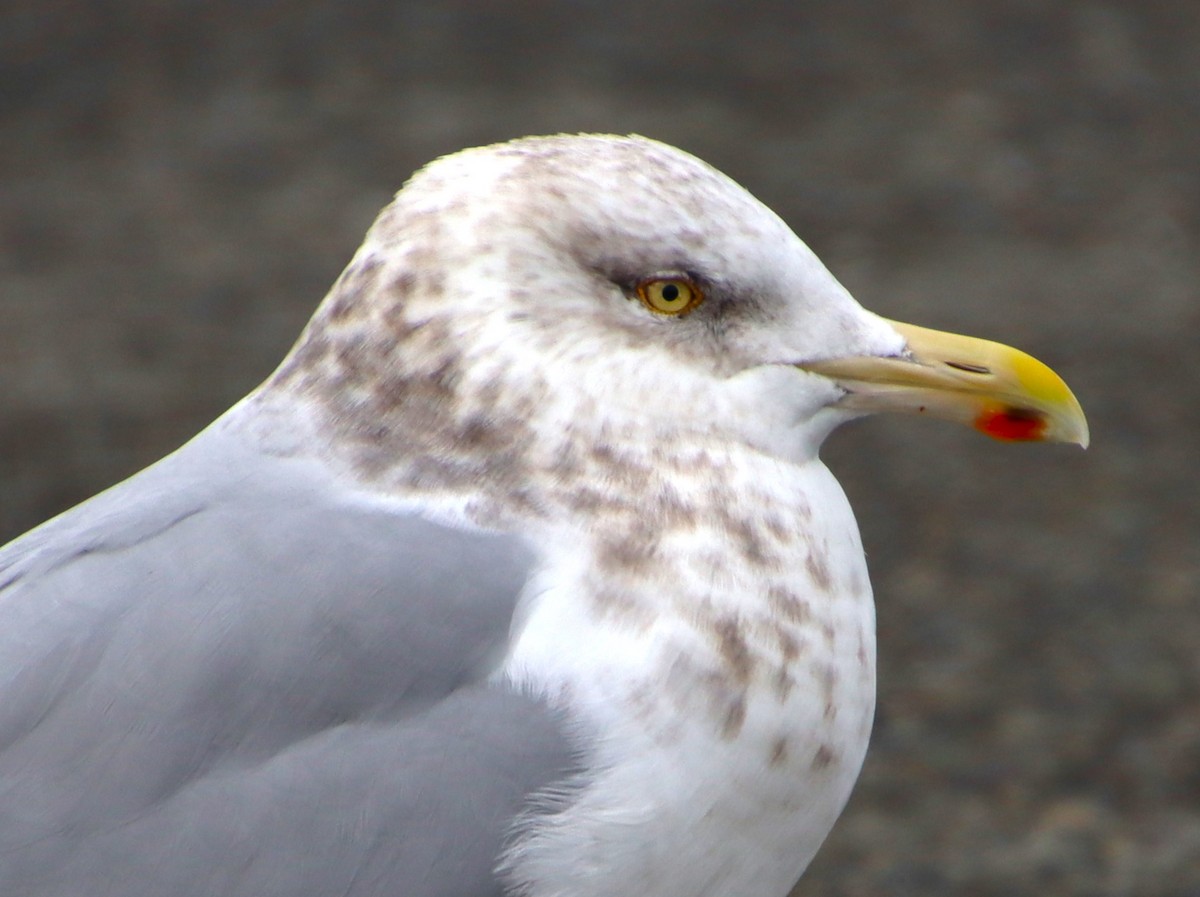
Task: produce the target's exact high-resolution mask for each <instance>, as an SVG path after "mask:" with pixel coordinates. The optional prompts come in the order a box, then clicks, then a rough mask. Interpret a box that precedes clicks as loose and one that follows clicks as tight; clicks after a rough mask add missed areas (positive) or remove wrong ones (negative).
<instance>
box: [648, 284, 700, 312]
mask: <svg viewBox="0 0 1200 897" xmlns="http://www.w3.org/2000/svg"><path fill="white" fill-rule="evenodd" d="M637 294H638V298H639V299H641V300H642V304H643V305H645V306H646V308H648V309H650V310H651V311H652V312H657V313H658V314H660V315H681V314H683V313H684V312H689V311H691V310H692V309H693V308H695V307H696V306H697V305H699V304H700V303H701V302H703V301H704V294H703V293H702V292H701V291H700V287H698V286H696V284H694V283H692V281H690V280H688V279H687V278H683V277H656V278H654V279H652V280H643V281H642V282H641V283H639V284H638V285H637Z"/></svg>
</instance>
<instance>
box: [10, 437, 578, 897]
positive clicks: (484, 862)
mask: <svg viewBox="0 0 1200 897" xmlns="http://www.w3.org/2000/svg"><path fill="white" fill-rule="evenodd" d="M313 469H314V468H313V465H310V464H308V463H307V462H303V461H300V460H296V459H287V458H268V457H266V456H263V455H261V454H257V453H255V452H251V451H247V450H246V449H245V447H244V446H243V445H242V444H241V443H240V442H238V440H237V439H235V438H232V437H230V436H229V434H228V433H226V432H225V431H224V430H223V429H222V428H220V427H214V428H210V430H208V431H206V432H205V433H204V434H201V436H200V437H198V438H197V439H196V440H194V441H193V443H191V444H190V445H188V446H185V447H184V449H182V450H180V451H179V452H178V453H176V454H175V455H173V456H171V457H169V458H167V459H165V460H164V461H162V462H160V463H159V464H158V465H155V466H154V467H152V468H150V469H148V470H147V471H144V472H143V473H142V474H139V475H138V476H136V477H134V478H133V479H131V480H129V481H127V482H125V483H123V484H121V485H119V486H117V487H115V488H114V489H112V490H109V491H108V492H107V493H104V494H103V495H101V496H99V497H97V498H95V499H93V500H92V501H90V502H87V503H85V504H83V505H81V506H79V507H78V508H76V509H74V510H73V511H70V512H68V513H67V514H65V515H63V516H62V517H59V518H57V519H55V520H53V521H51V522H50V523H48V524H46V525H45V526H43V527H41V528H39V529H37V530H34V531H33V532H32V533H30V534H28V535H26V536H25V537H23V538H22V539H19V540H17V541H16V542H14V543H12V544H11V545H9V546H8V547H6V548H4V549H3V550H0V893H2V894H5V895H42V894H45V895H51V894H52V895H56V897H60V895H61V897H67V895H88V897H97V895H103V894H114V895H122V897H137V895H143V894H145V895H149V894H172V895H181V897H183V895H199V894H206V895H207V894H221V895H243V894H244V895H274V894H279V895H283V894H287V895H318V894H321V895H324V894H338V895H341V894H346V895H376V894H379V895H384V894H387V895H404V897H433V895H459V897H474V895H487V894H500V893H502V889H501V887H500V885H499V884H498V883H497V882H496V880H495V876H494V874H493V871H492V870H493V867H494V865H495V863H496V859H497V854H498V853H499V851H500V849H501V846H502V843H503V839H504V837H505V834H506V832H507V830H508V827H509V825H510V823H511V821H512V819H513V818H514V816H515V815H516V814H518V813H519V812H520V811H521V810H522V809H523V807H524V806H525V803H526V801H527V799H528V797H529V795H531V793H533V792H536V791H538V790H540V789H543V788H546V787H548V786H554V785H556V784H558V783H561V782H562V781H563V780H564V779H565V778H566V777H567V776H568V775H569V774H570V773H571V772H572V770H573V767H574V755H573V752H572V750H571V747H570V745H569V744H568V742H567V739H566V738H565V737H564V734H563V731H562V726H561V721H560V720H559V719H557V718H556V717H555V715H554V714H552V713H551V712H550V711H549V710H548V709H547V708H545V707H544V706H543V705H541V704H540V703H538V702H537V701H536V700H535V699H533V698H531V697H528V696H524V695H521V694H516V693H512V692H509V691H505V690H504V689H502V688H500V687H495V686H489V685H487V684H486V683H484V682H483V681H482V677H483V675H484V673H485V672H486V670H487V669H488V668H489V663H490V662H492V661H494V659H495V657H496V656H497V654H498V652H500V651H502V650H503V647H504V644H505V641H506V638H507V633H508V628H509V624H510V621H511V617H512V613H513V609H514V605H515V602H516V598H517V595H518V593H519V591H520V589H521V587H522V585H523V584H524V581H525V579H526V576H527V572H528V567H529V564H530V556H529V553H528V551H527V549H526V548H525V547H524V546H523V545H522V544H521V543H519V542H518V541H516V540H515V539H512V538H508V537H498V536H491V535H485V534H478V533H470V532H466V531H460V530H456V529H452V528H449V527H445V526H440V525H438V524H435V523H432V522H430V521H428V520H425V519H423V518H421V517H418V516H404V515H401V514H398V513H392V512H389V511H387V510H385V509H381V508H378V507H374V506H371V505H368V504H366V503H364V502H361V501H354V500H352V499H350V498H347V497H346V496H345V495H343V494H341V493H339V492H338V491H337V490H334V489H332V488H331V487H330V484H329V483H328V482H327V481H324V480H322V478H321V477H320V476H317V475H315V474H314V473H313Z"/></svg>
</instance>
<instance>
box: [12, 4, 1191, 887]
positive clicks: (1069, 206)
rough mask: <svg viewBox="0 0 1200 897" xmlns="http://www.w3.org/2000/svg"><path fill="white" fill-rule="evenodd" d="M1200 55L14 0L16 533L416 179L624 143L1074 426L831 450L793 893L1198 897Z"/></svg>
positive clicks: (909, 428) (116, 452)
mask: <svg viewBox="0 0 1200 897" xmlns="http://www.w3.org/2000/svg"><path fill="white" fill-rule="evenodd" d="M651 7H652V8H651ZM1198 46H1200V7H1197V5H1196V4H1195V2H1194V0H1177V2H1140V3H1135V2H1124V3H1121V2H1115V0H1114V2H1111V3H1107V4H1103V3H1082V2H1081V3H1068V2H1062V3H1054V2H1041V0H1038V2H1016V0H1014V2H991V3H988V2H980V0H887V2H877V3H870V4H867V3H861V4H857V3H853V2H832V0H828V2H773V3H732V2H731V3H723V4H717V3H699V2H693V3H682V2H665V3H657V4H653V5H651V4H648V3H646V2H644V0H643V2H637V0H628V2H599V0H593V2H562V3H548V2H546V3H535V2H527V3H511V4H500V3H483V2H477V3H468V2H442V3H404V2H391V3H379V2H358V3H353V4H351V3H347V4H336V3H333V2H327V3H301V2H296V3H266V2H229V0H216V2H188V0H177V2H172V3H161V2H157V0H125V2H120V3H113V2H52V0H47V2H43V3H39V4H34V3H29V2H20V3H18V2H15V0H6V2H4V3H3V4H2V5H0V537H4V538H7V537H10V536H15V535H17V534H18V533H20V532H21V531H22V530H24V529H26V528H27V527H29V526H31V525H33V524H35V523H37V522H39V521H40V520H42V519H43V518H45V517H47V516H48V515H50V514H53V513H55V512H57V511H60V510H63V509H65V508H66V507H68V506H70V505H71V504H73V503H75V502H77V501H79V500H81V499H83V498H85V497H87V496H88V495H90V494H91V493H93V492H95V491H96V490H98V489H100V488H102V487H104V486H106V485H109V484H111V483H113V482H115V481H117V480H119V479H121V478H123V477H125V476H127V475H128V474H130V473H132V472H134V471H136V470H138V469H139V468H141V467H142V466H144V465H145V464H147V463H148V462H150V461H152V460H154V459H156V458H158V457H159V456H161V455H162V454H164V453H165V452H167V451H168V450H170V449H172V448H174V447H175V446H177V445H178V444H179V443H181V442H182V441H184V440H185V439H187V438H188V437H189V436H190V435H192V434H193V433H194V432H196V431H197V430H198V429H199V428H200V427H202V426H203V425H204V424H206V423H207V422H208V421H210V420H211V419H212V418H213V417H215V416H216V415H217V414H218V413H220V412H221V411H222V410H224V409H225V408H226V407H227V406H228V405H230V404H231V403H232V402H233V401H235V400H236V399H237V398H239V397H240V396H241V395H243V394H244V393H245V392H247V391H248V390H249V389H251V388H252V387H254V386H255V385H256V384H257V383H258V382H259V380H261V379H262V378H263V377H265V376H266V375H267V374H268V373H269V372H270V371H271V369H272V368H273V366H274V365H275V364H276V363H277V361H278V360H279V359H280V358H281V357H282V355H283V353H284V352H285V351H286V350H287V348H288V346H289V345H290V343H291V341H292V340H293V339H294V338H295V337H296V335H297V334H298V332H299V330H300V328H301V326H302V325H303V323H304V322H305V320H306V318H307V317H308V315H309V314H310V313H311V311H312V310H313V308H314V307H315V305H316V303H317V302H318V301H319V300H320V298H321V296H322V295H323V293H324V290H325V289H326V288H327V287H328V285H329V284H330V283H331V282H332V281H333V279H334V278H335V277H336V275H337V274H338V271H339V270H340V268H341V266H342V265H343V264H344V263H345V262H346V261H347V260H348V258H349V256H350V253H351V252H352V251H353V249H354V248H355V247H356V245H357V244H358V242H359V240H360V238H361V236H362V234H363V232H364V231H365V229H366V227H367V226H368V224H369V223H370V221H371V219H372V217H373V215H374V213H375V211H376V210H377V209H378V208H379V207H380V206H382V205H383V204H384V203H385V202H387V200H388V198H389V196H390V194H391V193H392V191H394V190H395V189H397V188H398V187H399V186H400V184H401V183H402V182H403V181H404V179H405V178H406V177H407V176H408V174H409V173H410V172H411V171H412V170H413V169H414V168H415V167H417V166H419V165H420V164H422V163H424V162H426V161H428V160H429V159H431V158H433V157H434V156H436V155H439V154H441V153H446V152H450V151H453V150H456V149H459V148H461V147H464V146H468V145H473V144H479V143H484V142H492V141H496V140H502V139H505V138H509V137H514V136H518V135H522V134H529V133H545V132H556V131H578V130H585V131H612V132H630V131H633V132H639V133H642V134H647V135H650V136H653V137H656V138H659V139H661V140H665V141H667V142H669V143H673V144H676V145H678V146H680V147H683V148H685V149H687V150H690V151H691V152H693V153H696V154H697V155H699V156H701V157H702V158H704V159H706V160H708V161H710V162H712V163H714V164H715V165H717V166H718V167H719V168H722V169H724V170H725V171H726V172H728V173H729V174H730V175H732V176H733V177H735V178H736V179H737V180H739V181H741V182H742V183H743V184H745V185H746V186H747V187H748V188H750V190H752V191H753V192H754V193H755V194H757V195H758V196H759V197H760V198H761V199H763V200H764V201H765V202H766V203H767V204H768V205H770V206H772V207H774V208H775V209H776V210H777V211H778V212H779V213H780V214H781V215H783V217H784V218H785V219H787V220H788V221H789V222H790V223H791V224H792V226H793V227H794V228H795V229H796V231H797V232H798V233H799V234H800V235H801V236H802V237H804V238H805V239H806V240H807V241H808V242H809V244H810V245H811V246H812V247H813V248H814V249H815V250H816V251H817V253H818V254H819V255H821V256H822V258H823V259H824V260H825V261H826V263H827V264H828V265H829V267H830V268H831V269H832V270H833V271H834V273H835V274H836V275H838V276H839V277H840V278H841V279H842V280H843V282H844V283H845V284H846V285H847V286H848V287H849V288H850V289H851V290H852V292H854V293H855V295H856V296H857V297H858V298H859V300H860V301H861V302H862V303H863V304H864V305H866V306H868V307H869V308H872V309H874V310H876V311H879V312H882V313H884V314H886V315H889V316H891V317H895V318H899V319H902V320H909V321H913V322H914V323H921V324H926V325H931V326H936V327H942V328H948V329H953V330H959V331H962V332H967V333H972V334H975V335H979V336H987V337H991V338H994V339H1000V340H1003V341H1006V342H1010V343H1012V344H1015V345H1018V346H1021V347H1023V348H1025V349H1027V350H1028V351H1031V352H1033V353H1034V354H1036V355H1038V356H1040V357H1042V358H1044V359H1045V360H1046V361H1048V362H1050V363H1051V364H1052V365H1053V366H1054V367H1055V368H1057V369H1058V370H1059V371H1060V372H1061V373H1062V374H1063V375H1064V377H1066V379H1067V380H1068V382H1069V383H1070V384H1071V385H1072V387H1074V389H1075V391H1076V393H1077V394H1078V396H1079V398H1080V400H1081V401H1082V403H1083V405H1084V407H1085V409H1086V410H1087V412H1088V414H1089V417H1090V419H1091V423H1092V434H1093V446H1092V448H1091V449H1090V450H1089V451H1088V452H1086V453H1083V452H1080V451H1078V450H1077V449H1076V450H1072V449H1068V448H1065V447H1047V446H1012V445H1003V444H998V443H992V442H990V441H988V440H986V439H984V438H983V437H980V436H978V435H976V434H973V433H971V432H969V431H966V430H960V429H958V428H954V427H951V426H948V425H940V424H936V423H928V422H923V421H916V420H910V419H875V420H871V421H866V422H862V423H859V424H856V425H854V426H852V427H849V428H847V429H845V430H844V431H842V432H840V433H838V434H837V435H835V436H834V438H833V439H832V440H831V441H830V443H829V444H828V445H827V446H826V449H825V452H824V455H825V457H826V459H827V461H828V462H829V463H830V465H831V466H832V467H833V468H834V469H835V471H836V472H837V473H838V474H839V476H840V478H841V480H842V482H843V484H844V485H845V486H846V489H847V491H848V492H849V493H850V497H851V499H852V501H853V502H854V505H855V508H856V510H857V513H858V517H859V521H860V523H861V525H862V528H863V534H864V539H865V541H866V545H867V549H868V555H869V561H870V563H871V567H872V570H873V576H874V581H875V585H876V593H877V597H878V602H879V630H880V645H881V649H880V650H881V659H880V663H881V669H880V686H881V687H880V707H879V716H878V722H877V729H876V734H875V738H874V743H873V747H872V751H871V753H870V755H869V758H868V760H867V764H866V768H865V770H864V773H863V778H862V781H861V783H860V786H859V788H858V791H857V792H856V794H855V796H854V798H853V799H852V800H851V802H850V805H849V807H848V808H847V811H846V813H845V815H844V816H843V818H842V820H841V822H840V823H839V825H838V827H837V828H836V829H835V831H834V834H833V835H832V836H831V838H830V840H829V842H828V844H827V846H826V848H825V849H824V851H823V852H822V853H821V854H820V856H819V857H818V859H817V861H816V862H815V864H814V865H813V867H812V869H811V871H810V872H809V874H808V875H807V876H806V878H805V879H804V880H803V882H802V883H801V886H800V887H799V888H798V891H797V893H799V894H811V895H847V897H849V895H894V897H904V895H914V897H916V895H922V897H928V895H949V894H956V895H963V894H969V895H1011V894H1016V893H1037V894H1042V895H1068V894H1069V895H1131V897H1133V895H1136V897H1143V895H1200V659H1198V658H1200V654H1198V648H1200V600H1198V596H1197V583H1198V582H1200V520H1198V516H1200V515H1198V512H1197V505H1198V503H1200V502H1198V500H1200V489H1198V488H1197V486H1196V481H1195V474H1196V457H1197V454H1198V450H1200V413H1198V412H1197V396H1198V393H1200V381H1198V374H1197V372H1198V371H1200V348H1198V347H1200V338H1198V331H1200V311H1198V303H1197V290H1198V286H1197V284H1198V283H1200V279H1198V277H1197V274H1198V273H1200V272H1198V270H1197V269H1198V268H1200V253H1198V249H1200V246H1198V242H1200V51H1197V47H1198ZM0 541H3V538H0Z"/></svg>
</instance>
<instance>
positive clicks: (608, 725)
mask: <svg viewBox="0 0 1200 897" xmlns="http://www.w3.org/2000/svg"><path fill="white" fill-rule="evenodd" d="M671 490H672V494H673V495H674V496H675V498H676V499H677V504H678V505H679V507H680V508H682V509H683V510H680V509H679V508H677V509H676V512H675V513H674V514H666V515H662V516H661V517H659V518H655V519H654V520H652V521H650V522H649V524H648V525H646V526H644V527H643V526H641V524H640V523H639V522H638V521H636V520H630V519H628V518H621V516H620V515H619V514H618V515H617V520H618V521H619V522H618V526H619V527H624V530H623V531H621V532H617V531H614V530H611V529H609V530H606V529H605V528H604V527H599V528H598V529H596V530H595V531H590V532H579V531H574V532H568V531H566V530H564V531H562V532H560V533H559V534H558V536H559V538H557V539H553V540H552V541H551V542H550V543H549V549H548V559H547V563H546V566H545V568H544V570H543V572H542V574H541V575H540V576H539V577H538V579H537V581H536V582H535V583H533V584H532V587H531V589H530V591H529V594H528V596H527V606H526V611H525V616H524V618H523V619H522V621H521V629H520V631H519V633H518V634H517V635H516V639H515V642H514V645H513V649H512V651H511V654H510V656H509V659H508V662H507V664H506V667H505V670H504V674H505V675H506V676H507V677H508V678H510V679H511V680H513V681H515V682H517V683H519V684H521V685H522V686H524V687H527V688H532V689H535V690H537V691H540V692H542V693H543V694H545V695H547V696H548V697H549V699H550V700H551V701H552V702H553V703H556V704H558V705H559V706H561V707H563V708H564V709H565V710H566V711H567V713H568V716H569V718H570V719H571V720H573V721H574V723H576V724H577V725H578V726H579V729H580V731H579V736H580V738H581V742H582V743H583V744H585V745H587V746H588V748H589V751H590V756H589V757H588V763H589V773H588V777H587V778H588V784H587V785H586V786H585V787H584V789H583V790H582V792H581V793H580V794H579V795H578V796H577V797H574V798H572V800H571V802H570V803H569V805H568V806H567V807H566V808H565V809H564V810H563V811H562V812H560V813H557V814H555V815H553V816H548V817H543V818H542V820H541V821H540V822H539V823H538V824H537V825H536V826H535V827H534V828H533V829H532V830H531V831H530V832H528V833H527V834H526V835H525V836H524V837H523V838H522V839H521V840H520V841H519V842H518V843H517V844H516V845H515V846H514V847H513V849H512V851H511V854H510V856H509V858H508V861H507V864H506V865H507V869H508V872H509V874H510V875H511V876H512V877H513V879H514V880H516V881H518V882H522V883H524V884H525V885H526V886H527V887H528V888H529V891H528V893H530V894H531V895H537V897H541V895H558V897H567V895H579V897H583V895H587V897H601V895H612V897H628V895H631V894H639V895H646V897H668V895H679V897H685V895H686V897H695V895H713V897H718V895H729V897H735V895H736V897H755V895H764V897H776V895H784V894H786V893H787V891H788V889H789V888H790V887H791V886H792V885H793V884H794V883H795V881H796V880H797V878H799V876H800V874H801V872H802V871H803V870H804V868H805V866H807V864H808V862H809V861H810V860H811V858H812V856H813V854H814V853H815V852H816V850H817V848H818V847H819V846H820V844H821V842H822V841H823V840H824V838H825V836H826V834H827V833H828V831H829V829H830V827H831V826H832V825H833V822H834V820H835V819H836V818H837V816H838V814H839V813H840V812H841V809H842V806H843V805H844V804H845V801H846V799H847V797H848V796H849V793H850V789H851V787H852V785H853V783H854V780H855V778H856V777H857V775H858V771H859V768H860V766H861V764H862V759H863V755H864V753H865V750H866V746H867V740H868V736H869V733H870V726H871V719H872V715H873V711H874V698H875V635H874V607H873V604H872V601H871V593H870V585H869V583H868V580H867V575H866V568H865V563H864V560H863V553H862V547H861V543H860V541H859V536H858V531H857V527H856V525H855V522H854V517H853V515H852V514H851V512H850V508H849V506H848V504H847V503H846V499H845V496H844V495H843V493H842V491H841V488H840V487H839V486H838V484H837V482H836V480H834V479H833V477H832V475H830V473H829V472H828V471H827V470H826V469H825V467H824V466H823V465H822V464H820V463H819V462H817V461H813V462H810V463H807V464H804V465H791V464H785V463H783V462H778V461H773V460H770V459H766V458H764V457H763V456H761V455H756V454H752V453H745V454H743V455H740V456H735V457H731V458H729V459H727V463H724V464H722V465H719V469H718V470H716V471H715V472H714V471H713V470H706V471H703V472H698V471H695V470H692V471H690V472H688V473H685V474H679V475H678V476H677V477H675V479H674V481H673V483H672V484H671ZM644 505H645V503H644V502H643V506H644ZM639 527H641V529H639ZM631 528H632V530H633V532H632V534H631V533H630V529H631ZM642 543H645V548H646V550H645V551H644V552H643V553H641V554H639V553H638V551H637V546H638V545H639V544H642Z"/></svg>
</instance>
